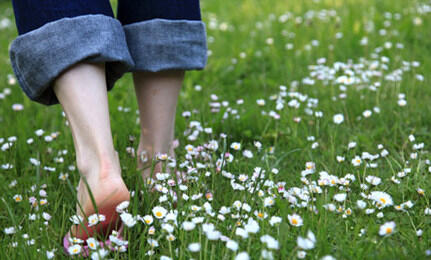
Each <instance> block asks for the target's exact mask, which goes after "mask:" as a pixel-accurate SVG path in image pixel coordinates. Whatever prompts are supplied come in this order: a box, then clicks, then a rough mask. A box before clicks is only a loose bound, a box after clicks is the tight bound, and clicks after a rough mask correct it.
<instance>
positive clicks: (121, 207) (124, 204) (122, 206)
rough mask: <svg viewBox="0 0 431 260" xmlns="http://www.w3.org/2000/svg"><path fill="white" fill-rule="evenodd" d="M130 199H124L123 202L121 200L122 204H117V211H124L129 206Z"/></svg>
mask: <svg viewBox="0 0 431 260" xmlns="http://www.w3.org/2000/svg"><path fill="white" fill-rule="evenodd" d="M129 204H130V203H129V201H128V200H125V201H123V202H121V203H120V204H118V205H117V207H116V211H117V212H118V213H123V212H124V210H125V209H126V208H127V207H129Z"/></svg>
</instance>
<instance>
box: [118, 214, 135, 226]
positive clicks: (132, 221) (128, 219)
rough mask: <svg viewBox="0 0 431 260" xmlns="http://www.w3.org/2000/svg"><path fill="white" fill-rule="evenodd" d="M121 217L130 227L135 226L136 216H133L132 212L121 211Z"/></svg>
mask: <svg viewBox="0 0 431 260" xmlns="http://www.w3.org/2000/svg"><path fill="white" fill-rule="evenodd" d="M120 218H121V221H123V223H124V224H125V225H126V226H128V227H133V226H134V225H135V224H136V217H133V216H132V214H130V213H126V212H123V213H121V215H120Z"/></svg>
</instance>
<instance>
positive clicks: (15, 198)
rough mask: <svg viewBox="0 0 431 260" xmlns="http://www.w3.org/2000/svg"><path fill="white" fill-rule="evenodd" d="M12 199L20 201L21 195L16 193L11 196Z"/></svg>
mask: <svg viewBox="0 0 431 260" xmlns="http://www.w3.org/2000/svg"><path fill="white" fill-rule="evenodd" d="M13 199H14V200H15V202H21V201H22V196H21V195H20V194H16V195H14V196H13Z"/></svg>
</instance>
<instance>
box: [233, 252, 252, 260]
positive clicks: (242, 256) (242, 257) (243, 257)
mask: <svg viewBox="0 0 431 260" xmlns="http://www.w3.org/2000/svg"><path fill="white" fill-rule="evenodd" d="M249 259H250V256H249V255H248V253H247V252H241V253H239V254H238V255H236V256H235V260H249Z"/></svg>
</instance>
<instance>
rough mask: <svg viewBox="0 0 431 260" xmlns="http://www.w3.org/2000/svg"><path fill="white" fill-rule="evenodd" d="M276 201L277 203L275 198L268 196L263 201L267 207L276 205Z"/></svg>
mask: <svg viewBox="0 0 431 260" xmlns="http://www.w3.org/2000/svg"><path fill="white" fill-rule="evenodd" d="M274 203H275V200H274V198H273V197H266V198H265V200H264V202H263V204H264V206H265V207H270V206H272V205H274Z"/></svg>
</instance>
